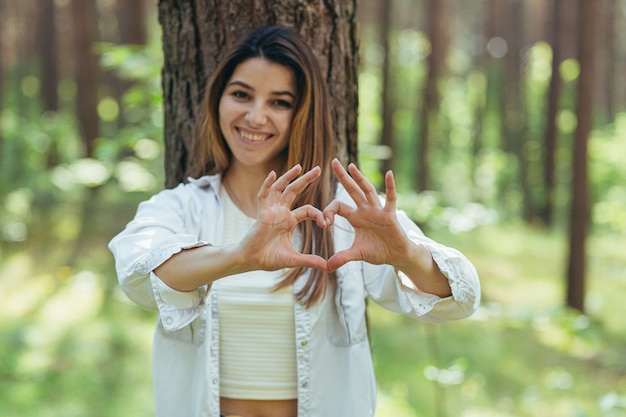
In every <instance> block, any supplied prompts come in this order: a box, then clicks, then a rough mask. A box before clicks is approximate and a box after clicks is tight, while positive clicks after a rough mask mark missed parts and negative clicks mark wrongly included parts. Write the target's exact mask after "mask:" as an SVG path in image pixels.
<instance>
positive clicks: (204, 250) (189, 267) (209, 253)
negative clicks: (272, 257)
mask: <svg viewBox="0 0 626 417" xmlns="http://www.w3.org/2000/svg"><path fill="white" fill-rule="evenodd" d="M246 268H247V267H246V263H245V262H244V260H243V257H242V256H241V251H240V250H239V246H238V245H235V244H233V245H223V246H211V245H206V246H201V247H198V248H194V249H186V250H182V251H181V252H179V253H177V254H175V255H174V256H172V257H171V258H169V259H168V260H167V261H165V262H164V263H162V264H161V265H160V266H158V267H157V268H155V269H154V273H155V274H156V275H157V276H158V277H159V278H160V279H161V280H162V281H163V282H164V283H165V284H167V285H168V286H169V287H171V288H173V289H175V290H177V291H192V290H194V289H196V288H198V287H201V286H203V285H206V284H211V283H212V282H213V281H215V280H217V279H220V278H223V277H226V276H229V275H235V274H239V273H242V272H246V271H247V270H248V269H246Z"/></svg>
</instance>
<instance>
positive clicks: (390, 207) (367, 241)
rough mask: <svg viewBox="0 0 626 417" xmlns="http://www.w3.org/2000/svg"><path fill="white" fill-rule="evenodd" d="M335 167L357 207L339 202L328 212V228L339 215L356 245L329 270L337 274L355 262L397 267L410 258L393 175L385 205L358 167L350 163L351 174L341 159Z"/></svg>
mask: <svg viewBox="0 0 626 417" xmlns="http://www.w3.org/2000/svg"><path fill="white" fill-rule="evenodd" d="M331 165H332V168H333V171H334V173H335V175H336V176H337V179H338V180H339V182H340V183H341V184H342V185H343V186H344V188H345V189H346V191H347V192H348V194H350V196H351V197H352V199H353V200H354V202H355V204H356V207H352V206H350V205H348V204H346V203H344V202H341V201H339V200H335V201H333V202H332V203H331V204H329V205H328V207H326V209H324V217H325V218H326V224H327V225H328V226H330V225H332V223H333V222H334V217H335V215H339V216H341V217H344V218H345V219H347V220H348V221H349V222H350V224H351V225H352V226H353V227H354V231H355V237H354V242H353V243H352V246H351V247H350V248H348V249H344V250H341V251H339V252H337V253H335V254H334V255H333V256H332V257H331V258H330V259H328V270H329V271H334V270H336V269H337V268H339V267H340V266H342V265H344V264H345V263H347V262H350V261H355V260H361V261H365V262H368V263H371V264H377V265H380V264H389V265H394V266H396V265H398V264H399V263H400V262H402V260H403V259H406V258H407V257H408V256H410V255H409V252H410V250H411V241H410V240H409V239H408V237H407V236H406V233H405V232H404V230H403V229H402V228H401V227H400V225H399V223H398V219H397V217H396V185H395V181H394V179H393V173H392V172H391V171H389V172H387V174H386V175H385V187H386V198H385V204H384V205H383V204H382V202H381V199H380V198H379V196H378V193H377V191H376V188H375V187H374V185H373V184H372V183H371V182H369V180H368V179H367V178H366V177H365V175H363V173H362V172H361V171H360V170H359V169H358V168H357V167H356V165H354V164H350V165H349V166H348V170H347V171H346V170H345V169H344V167H343V166H342V165H341V163H340V162H339V161H338V160H337V159H334V160H333V161H332V163H331Z"/></svg>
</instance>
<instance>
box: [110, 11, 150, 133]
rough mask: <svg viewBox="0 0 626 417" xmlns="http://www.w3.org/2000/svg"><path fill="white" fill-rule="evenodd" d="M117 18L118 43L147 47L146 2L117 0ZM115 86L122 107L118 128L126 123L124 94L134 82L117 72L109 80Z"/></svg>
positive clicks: (116, 96)
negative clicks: (121, 76) (123, 77)
mask: <svg viewBox="0 0 626 417" xmlns="http://www.w3.org/2000/svg"><path fill="white" fill-rule="evenodd" d="M115 12H116V13H115V14H116V17H117V27H118V35H119V38H118V40H117V41H118V43H120V44H122V45H146V43H147V42H148V28H147V13H148V7H147V4H146V0H133V1H125V0H117V3H116V4H115ZM109 80H110V83H111V84H112V86H113V91H114V94H115V98H116V101H117V103H118V104H119V107H120V112H119V114H120V116H119V117H118V119H117V120H118V126H122V125H124V123H125V119H124V114H125V112H124V100H123V99H122V97H123V96H124V93H125V92H126V91H128V89H129V88H130V87H131V85H132V82H130V81H128V80H124V79H122V78H120V77H119V76H118V75H117V74H116V73H115V72H113V73H112V74H111V77H110V78H109Z"/></svg>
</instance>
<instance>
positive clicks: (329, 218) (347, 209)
mask: <svg viewBox="0 0 626 417" xmlns="http://www.w3.org/2000/svg"><path fill="white" fill-rule="evenodd" d="M354 211H355V209H354V208H353V207H351V206H349V205H347V204H346V203H344V202H342V201H339V200H333V201H332V202H331V203H330V204H329V205H328V206H326V208H325V209H324V212H323V213H324V219H325V221H326V226H330V225H332V224H333V223H334V222H335V215H339V216H341V217H344V218H348V217H350V215H351V214H352V213H354Z"/></svg>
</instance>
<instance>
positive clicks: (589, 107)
mask: <svg viewBox="0 0 626 417" xmlns="http://www.w3.org/2000/svg"><path fill="white" fill-rule="evenodd" d="M579 7H580V9H579V10H580V16H579V19H580V25H579V28H580V46H579V47H580V53H579V55H580V75H579V78H578V96H577V99H576V117H577V119H578V124H577V127H576V133H575V135H574V158H573V162H572V170H573V172H572V200H571V213H570V231H569V258H568V263H567V296H566V303H567V306H568V307H572V308H575V309H577V310H580V311H582V312H584V311H585V273H586V266H587V265H586V257H587V254H586V242H587V225H588V222H589V189H588V188H589V184H588V181H589V179H588V173H587V169H588V155H587V147H588V146H587V145H588V142H589V135H590V134H591V128H592V123H593V120H592V112H593V103H594V94H593V91H594V70H595V68H594V67H595V34H596V28H597V18H598V11H599V2H596V1H587V0H579Z"/></svg>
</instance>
